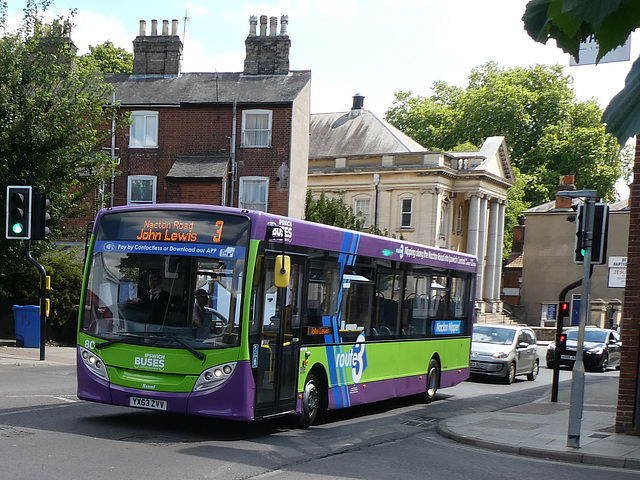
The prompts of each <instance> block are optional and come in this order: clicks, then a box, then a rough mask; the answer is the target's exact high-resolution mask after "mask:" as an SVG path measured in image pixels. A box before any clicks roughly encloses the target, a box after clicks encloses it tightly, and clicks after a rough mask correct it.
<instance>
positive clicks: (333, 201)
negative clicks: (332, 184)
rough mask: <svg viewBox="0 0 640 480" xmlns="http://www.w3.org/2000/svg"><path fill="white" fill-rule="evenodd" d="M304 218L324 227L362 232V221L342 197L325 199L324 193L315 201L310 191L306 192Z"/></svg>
mask: <svg viewBox="0 0 640 480" xmlns="http://www.w3.org/2000/svg"><path fill="white" fill-rule="evenodd" d="M304 217H305V219H306V220H309V221H311V222H316V223H324V224H325V225H333V226H336V227H342V228H349V229H351V230H359V231H361V230H363V225H364V219H363V218H362V217H360V216H358V215H356V214H355V213H353V208H351V207H350V206H349V205H347V204H346V203H344V196H343V195H342V196H339V197H334V198H327V196H326V195H325V193H324V192H321V193H320V196H319V197H318V198H317V199H314V198H313V195H312V194H311V190H307V195H306V198H305V211H304Z"/></svg>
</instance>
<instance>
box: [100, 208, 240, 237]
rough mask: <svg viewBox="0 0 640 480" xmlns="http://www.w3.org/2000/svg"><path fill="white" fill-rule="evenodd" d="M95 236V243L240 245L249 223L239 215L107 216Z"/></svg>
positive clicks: (162, 213) (168, 213)
mask: <svg viewBox="0 0 640 480" xmlns="http://www.w3.org/2000/svg"><path fill="white" fill-rule="evenodd" d="M96 234H97V240H99V241H100V240H115V239H118V240H121V241H131V242H153V243H156V242H157V243H188V244H196V243H198V244H208V245H211V244H214V245H237V246H244V245H246V244H247V243H248V236H249V220H248V219H247V218H246V217H243V216H241V215H228V214H221V213H211V212H197V211H176V210H147V211H139V212H127V213H126V214H122V213H113V214H109V213H107V214H106V215H104V216H103V217H102V221H101V223H100V226H99V228H98V231H97V232H96Z"/></svg>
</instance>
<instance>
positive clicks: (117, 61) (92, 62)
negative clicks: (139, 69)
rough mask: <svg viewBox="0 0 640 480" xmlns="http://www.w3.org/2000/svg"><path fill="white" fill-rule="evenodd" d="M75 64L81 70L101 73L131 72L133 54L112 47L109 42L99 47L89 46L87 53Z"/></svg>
mask: <svg viewBox="0 0 640 480" xmlns="http://www.w3.org/2000/svg"><path fill="white" fill-rule="evenodd" d="M77 63H78V65H79V66H81V67H82V68H88V69H92V70H95V71H97V72H101V73H131V72H133V54H132V53H129V52H127V51H126V50H125V49H124V48H119V47H116V46H114V45H113V43H111V41H109V40H107V41H106V42H104V43H102V44H100V45H96V46H89V53H85V54H84V55H82V56H80V57H78V59H77Z"/></svg>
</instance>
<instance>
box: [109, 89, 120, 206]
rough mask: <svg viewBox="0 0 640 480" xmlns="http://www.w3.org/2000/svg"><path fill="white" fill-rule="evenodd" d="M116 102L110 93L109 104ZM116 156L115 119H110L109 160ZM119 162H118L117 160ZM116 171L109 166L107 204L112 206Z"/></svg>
mask: <svg viewBox="0 0 640 480" xmlns="http://www.w3.org/2000/svg"><path fill="white" fill-rule="evenodd" d="M115 104H116V92H112V93H111V105H115ZM115 158H116V119H115V118H114V119H112V120H111V160H112V161H113V160H114V159H115ZM118 163H119V162H118ZM115 178H116V171H115V168H114V167H113V166H112V167H111V190H110V193H111V195H110V201H109V206H111V208H113V197H114V193H113V189H114V184H115Z"/></svg>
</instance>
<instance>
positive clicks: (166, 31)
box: [162, 20, 169, 37]
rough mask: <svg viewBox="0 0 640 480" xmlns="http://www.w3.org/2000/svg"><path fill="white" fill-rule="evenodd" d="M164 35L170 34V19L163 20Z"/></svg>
mask: <svg viewBox="0 0 640 480" xmlns="http://www.w3.org/2000/svg"><path fill="white" fill-rule="evenodd" d="M162 35H164V36H165V37H166V36H167V35H169V20H162Z"/></svg>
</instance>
